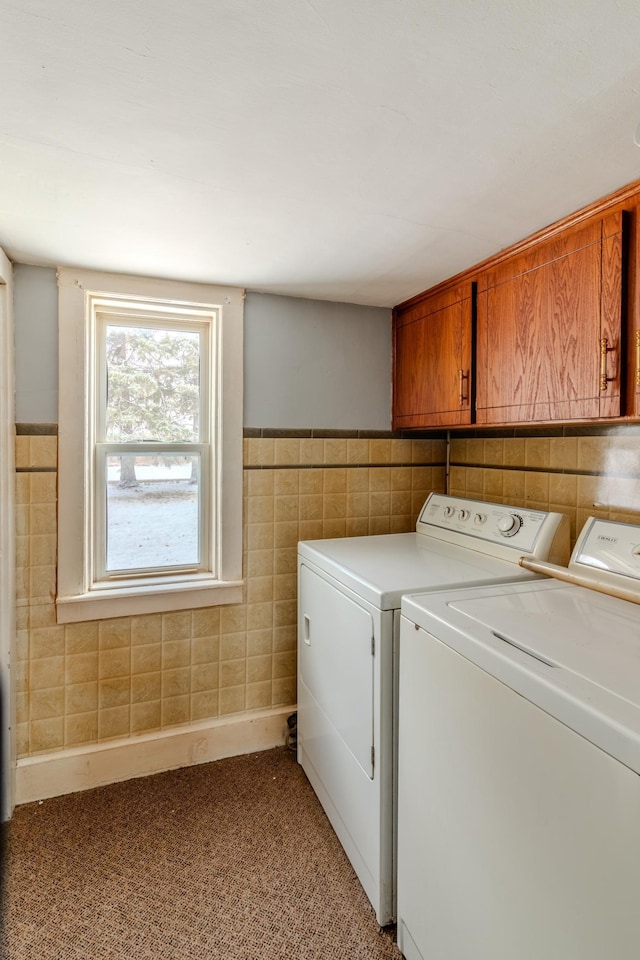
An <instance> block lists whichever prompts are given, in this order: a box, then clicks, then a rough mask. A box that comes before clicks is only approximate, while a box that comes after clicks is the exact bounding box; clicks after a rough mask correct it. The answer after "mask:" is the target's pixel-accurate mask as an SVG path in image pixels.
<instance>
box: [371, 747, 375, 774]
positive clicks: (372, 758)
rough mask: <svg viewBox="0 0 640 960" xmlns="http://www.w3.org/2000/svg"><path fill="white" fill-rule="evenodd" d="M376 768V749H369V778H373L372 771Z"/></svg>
mask: <svg viewBox="0 0 640 960" xmlns="http://www.w3.org/2000/svg"><path fill="white" fill-rule="evenodd" d="M375 766H376V748H375V747H371V776H373V771H374V770H375Z"/></svg>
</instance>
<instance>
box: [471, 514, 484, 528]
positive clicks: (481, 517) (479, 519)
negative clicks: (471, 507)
mask: <svg viewBox="0 0 640 960" xmlns="http://www.w3.org/2000/svg"><path fill="white" fill-rule="evenodd" d="M473 522H474V523H477V524H478V526H482V524H483V523H486V522H487V515H486V513H476V515H475V517H474V518H473Z"/></svg>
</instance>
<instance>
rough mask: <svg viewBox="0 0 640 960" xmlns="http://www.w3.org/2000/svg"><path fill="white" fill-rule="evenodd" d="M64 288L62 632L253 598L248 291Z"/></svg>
mask: <svg viewBox="0 0 640 960" xmlns="http://www.w3.org/2000/svg"><path fill="white" fill-rule="evenodd" d="M59 288H60V425H59V510H58V597H57V610H58V622H69V621H76V620H87V619H95V618H102V617H115V616H122V615H125V614H131V613H148V612H154V611H161V610H177V609H189V608H193V607H201V606H210V605H213V604H218V603H231V602H234V601H235V602H238V601H240V600H241V599H242V580H241V576H242V305H243V293H242V291H239V290H236V289H233V288H220V287H210V286H202V285H193V284H181V283H172V282H170V281H160V280H148V279H144V278H135V277H119V276H111V275H106V274H92V273H88V272H85V271H73V270H60V271H59ZM80 464H81V466H82V469H81V470H79V469H78V465H80Z"/></svg>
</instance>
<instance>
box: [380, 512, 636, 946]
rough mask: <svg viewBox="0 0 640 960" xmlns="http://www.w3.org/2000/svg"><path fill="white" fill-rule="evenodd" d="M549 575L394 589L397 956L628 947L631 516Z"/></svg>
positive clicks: (593, 537) (585, 533)
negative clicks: (406, 591)
mask: <svg viewBox="0 0 640 960" xmlns="http://www.w3.org/2000/svg"><path fill="white" fill-rule="evenodd" d="M524 563H525V564H527V566H529V567H531V568H533V569H536V570H538V571H539V572H544V573H548V574H550V576H551V577H553V578H554V579H544V580H538V581H535V582H528V583H518V584H515V583H514V584H502V585H500V586H499V587H498V586H489V587H481V588H473V589H462V590H461V589H455V590H448V591H446V592H443V593H435V594H434V593H431V594H424V595H422V596H413V597H409V598H407V599H405V600H403V602H402V623H401V629H400V682H399V698H400V711H399V714H400V715H399V771H398V945H399V947H400V949H401V950H402V952H403V953H404V955H405V957H406V958H407V960H428V958H432V957H437V958H438V960H463V958H464V960H466V958H468V957H473V958H474V960H513V958H514V957H517V958H518V960H540V958H541V957H544V958H545V960H602V958H603V957H615V958H616V960H635V958H637V956H638V932H639V926H638V916H639V915H638V905H639V904H640V606H639V604H640V526H636V525H633V524H624V523H616V522H612V521H605V520H598V519H594V518H590V519H589V521H588V522H587V524H586V525H585V527H584V528H583V530H582V533H581V535H580V537H579V539H578V542H577V544H576V547H575V549H574V552H573V554H572V558H571V562H570V564H569V568H568V569H566V568H560V569H558V568H555V567H554V566H553V565H552V564H548V563H546V564H545V563H537V562H535V561H534V562H528V561H524Z"/></svg>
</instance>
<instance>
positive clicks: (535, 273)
mask: <svg viewBox="0 0 640 960" xmlns="http://www.w3.org/2000/svg"><path fill="white" fill-rule="evenodd" d="M622 220H623V214H622V212H621V211H618V212H616V213H611V214H609V215H607V216H605V217H604V218H599V219H595V220H592V221H589V222H588V223H586V224H584V223H583V224H582V225H580V226H579V227H574V228H572V229H571V230H566V231H563V232H562V233H559V234H557V235H556V236H555V237H554V238H553V239H552V240H549V241H546V242H545V243H541V244H537V245H535V246H532V247H531V248H530V249H529V250H527V251H525V252H523V253H521V254H520V255H518V256H514V257H510V258H507V259H505V260H503V261H502V262H501V263H499V264H498V265H497V266H495V267H494V268H489V269H488V270H486V271H485V272H483V273H482V274H480V275H479V276H478V295H477V368H476V388H477V397H476V420H477V423H485V424H497V423H513V422H519V423H524V422H530V421H535V420H538V421H545V420H547V421H548V420H571V419H594V418H599V417H617V416H620V414H621V412H623V411H621V389H620V387H621V365H622V359H623V358H622V356H621V337H622Z"/></svg>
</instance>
